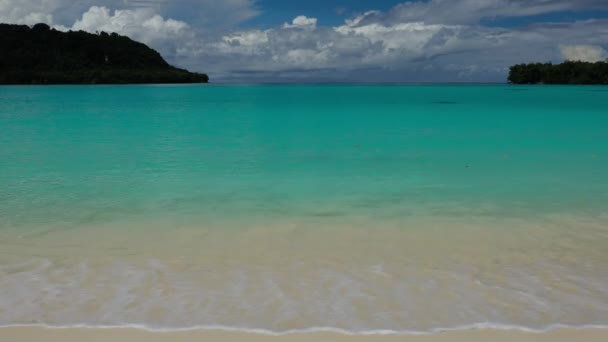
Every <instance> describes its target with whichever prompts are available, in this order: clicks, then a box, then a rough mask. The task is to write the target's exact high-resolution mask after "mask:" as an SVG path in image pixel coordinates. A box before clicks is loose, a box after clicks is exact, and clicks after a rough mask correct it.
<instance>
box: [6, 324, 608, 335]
mask: <svg viewBox="0 0 608 342" xmlns="http://www.w3.org/2000/svg"><path fill="white" fill-rule="evenodd" d="M3 328H44V329H54V330H63V329H93V330H94V329H100V330H105V329H135V330H141V331H148V332H157V333H172V332H191V331H222V332H238V333H249V334H258V335H269V336H285V335H297V334H311V333H319V332H324V333H335V334H340V335H349V336H371V335H435V334H441V333H446V332H458V331H470V330H499V331H520V332H526V333H537V334H542V333H547V332H550V331H554V330H563V329H572V330H585V329H607V330H608V325H568V324H552V325H549V326H547V327H545V328H540V329H535V328H529V327H524V326H517V325H506V324H492V323H477V324H470V325H463V326H457V327H452V328H433V329H429V330H390V329H379V330H362V331H357V330H346V329H340V328H332V327H312V328H306V329H293V330H285V331H273V330H269V329H254V328H238V327H228V326H219V325H218V326H214V325H210V326H204V325H201V326H193V327H187V328H155V327H150V326H146V325H138V324H125V325H88V324H70V325H48V324H8V325H0V329H3Z"/></svg>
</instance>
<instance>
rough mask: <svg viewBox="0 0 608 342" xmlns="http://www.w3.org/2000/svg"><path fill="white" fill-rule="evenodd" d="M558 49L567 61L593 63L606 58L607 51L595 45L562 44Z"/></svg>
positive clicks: (607, 55)
mask: <svg viewBox="0 0 608 342" xmlns="http://www.w3.org/2000/svg"><path fill="white" fill-rule="evenodd" d="M560 51H561V54H562V57H564V59H565V60H568V61H581V62H593V63H595V62H599V61H603V60H605V59H607V58H608V52H607V51H606V50H605V49H604V48H602V47H601V46H597V45H562V46H561V47H560Z"/></svg>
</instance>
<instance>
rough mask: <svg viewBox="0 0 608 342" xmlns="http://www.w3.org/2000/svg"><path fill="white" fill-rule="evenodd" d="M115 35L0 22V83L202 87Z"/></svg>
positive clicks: (196, 78)
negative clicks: (137, 84) (136, 84)
mask: <svg viewBox="0 0 608 342" xmlns="http://www.w3.org/2000/svg"><path fill="white" fill-rule="evenodd" d="M208 81H209V77H208V76H207V75H206V74H201V73H193V72H189V71H187V70H184V69H179V68H176V67H173V66H171V65H169V64H168V63H167V62H166V61H165V60H164V59H163V57H162V56H161V55H160V54H159V53H158V52H157V51H155V50H153V49H151V48H149V47H148V46H146V45H145V44H142V43H139V42H136V41H134V40H131V39H130V38H128V37H125V36H121V35H118V34H116V33H106V32H100V33H99V34H92V33H87V32H84V31H69V32H62V31H58V30H55V29H52V28H50V27H49V26H48V25H46V24H36V25H34V26H33V27H29V26H27V25H9V24H0V84H125V83H206V82H208Z"/></svg>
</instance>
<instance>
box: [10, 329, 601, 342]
mask: <svg viewBox="0 0 608 342" xmlns="http://www.w3.org/2000/svg"><path fill="white" fill-rule="evenodd" d="M0 340H2V341H29V342H37V341H41V342H42V341H50V342H60V341H61V342H72V341H73V342H77V341H85V340H86V341H88V342H100V341H113V342H114V341H115V342H123V341H124V342H127V341H128V342H140V341H141V342H143V341H149V342H165V341H166V342H169V341H172V342H173V341H175V342H192V341H206V340H210V341H223V342H240V341H253V342H267V341H269V342H302V341H321V342H323V341H328V342H329V341H336V342H350V341H355V342H359V341H361V342H394V341H395V342H396V341H401V342H447V341H450V342H454V341H462V342H464V341H471V342H476V341H479V342H482V341H496V342H515V341H518V342H520V341H521V342H545V341H546V342H549V341H551V342H562V341H563V342H566V341H574V340H583V341H586V342H595V341H598V342H599V341H606V340H608V328H592V327H590V328H557V329H554V330H550V331H547V332H527V331H523V330H506V329H474V328H472V329H468V330H454V331H444V332H438V333H433V334H390V333H387V334H373V335H372V334H369V335H365V334H347V333H340V332H332V331H318V332H312V331H311V332H294V333H286V334H275V335H272V334H264V333H256V332H246V331H237V330H234V331H229V330H227V329H224V330H220V329H215V330H203V329H201V330H184V331H174V332H171V331H167V332H160V331H159V332H154V331H149V330H143V329H137V328H129V327H125V328H51V327H41V326H15V327H2V328H0Z"/></svg>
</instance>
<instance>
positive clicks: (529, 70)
mask: <svg viewBox="0 0 608 342" xmlns="http://www.w3.org/2000/svg"><path fill="white" fill-rule="evenodd" d="M508 80H509V83H513V84H608V60H607V61H605V62H597V63H589V62H579V61H566V62H564V63H561V64H552V63H531V64H517V65H514V66H512V67H511V69H510V71H509V79H508Z"/></svg>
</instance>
